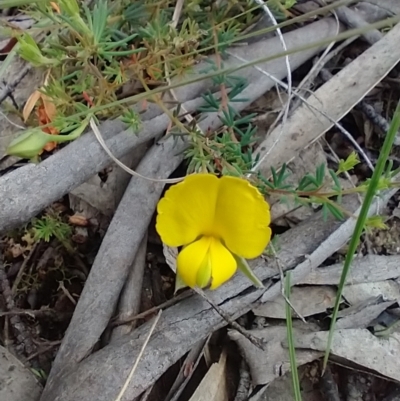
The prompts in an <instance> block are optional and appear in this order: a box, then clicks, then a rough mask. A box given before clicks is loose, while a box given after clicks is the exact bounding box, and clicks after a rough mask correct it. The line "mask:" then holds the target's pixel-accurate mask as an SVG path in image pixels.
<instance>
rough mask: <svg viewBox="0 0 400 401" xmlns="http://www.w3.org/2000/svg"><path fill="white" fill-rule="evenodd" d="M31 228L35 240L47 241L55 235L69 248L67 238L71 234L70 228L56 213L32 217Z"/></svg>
mask: <svg viewBox="0 0 400 401" xmlns="http://www.w3.org/2000/svg"><path fill="white" fill-rule="evenodd" d="M32 230H33V232H34V237H35V239H36V240H37V241H41V240H42V241H45V242H49V241H50V240H51V239H52V238H53V237H55V238H57V239H58V240H59V241H60V242H61V243H62V244H63V245H64V246H66V248H68V249H69V248H71V245H70V244H69V240H70V237H71V235H72V228H71V226H70V225H69V224H67V223H65V222H63V221H62V219H61V217H60V216H59V215H58V214H56V213H48V214H46V215H45V216H43V217H42V218H40V219H34V220H33V222H32Z"/></svg>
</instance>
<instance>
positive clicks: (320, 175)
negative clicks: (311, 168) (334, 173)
mask: <svg viewBox="0 0 400 401" xmlns="http://www.w3.org/2000/svg"><path fill="white" fill-rule="evenodd" d="M315 178H316V180H317V184H318V186H319V187H321V186H322V185H323V184H324V178H325V164H321V165H320V166H319V167H317V171H316V173H315Z"/></svg>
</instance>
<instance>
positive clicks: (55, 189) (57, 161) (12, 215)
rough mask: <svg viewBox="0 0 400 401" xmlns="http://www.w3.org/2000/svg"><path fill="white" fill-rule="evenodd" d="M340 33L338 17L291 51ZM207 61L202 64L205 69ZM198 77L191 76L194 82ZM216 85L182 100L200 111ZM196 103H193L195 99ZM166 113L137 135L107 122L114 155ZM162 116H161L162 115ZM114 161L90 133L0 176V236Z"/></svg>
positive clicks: (299, 38)
mask: <svg viewBox="0 0 400 401" xmlns="http://www.w3.org/2000/svg"><path fill="white" fill-rule="evenodd" d="M335 32H336V21H335V20H334V19H330V18H327V19H323V20H321V21H318V22H315V23H313V24H309V25H307V26H305V27H304V28H301V29H298V30H296V31H292V32H290V33H288V34H286V35H285V42H286V44H287V47H288V49H295V48H297V47H300V46H302V45H303V46H304V45H305V44H307V43H310V42H312V40H313V39H314V38H315V36H318V37H319V38H320V39H323V38H327V37H330V36H333V35H334V34H335ZM321 48H323V47H318V48H317V47H316V48H313V49H310V50H307V51H303V52H298V53H294V54H293V55H291V56H290V64H291V66H292V68H293V69H296V68H298V67H299V66H300V65H301V64H303V63H304V62H305V61H306V60H308V59H310V58H312V57H313V56H315V55H316V54H317V53H318V51H320V50H321ZM281 51H282V48H281V44H280V41H279V39H277V38H273V39H269V40H267V41H265V42H257V43H254V44H251V45H249V46H243V47H236V48H233V50H232V52H233V53H235V54H237V55H239V56H240V57H242V58H244V59H246V60H249V61H251V60H255V59H257V58H259V57H267V56H268V55H271V56H273V55H274V54H278V53H280V52H281ZM240 63H241V62H240V61H238V60H237V59H235V58H233V57H232V58H229V59H227V60H226V61H224V66H225V67H226V68H229V67H232V66H235V65H238V64H240ZM206 65H207V66H209V64H207V63H201V64H199V65H198V66H197V71H201V70H202V69H204V68H205V66H206ZM260 67H261V68H263V69H266V70H268V71H269V72H270V73H271V74H273V75H275V77H276V78H278V79H283V78H284V77H285V74H286V70H285V69H284V64H283V60H282V58H281V59H277V60H272V61H269V62H266V63H261V64H260ZM240 75H241V76H242V77H245V78H247V79H248V81H249V82H250V83H255V82H257V81H259V80H263V79H265V78H262V74H260V72H258V71H257V70H255V69H254V68H246V69H243V70H241V72H240ZM191 77H193V76H189V78H191ZM211 87H212V82H211V80H206V81H203V80H202V81H199V82H196V83H193V84H190V85H188V86H185V87H180V88H177V89H176V90H175V93H176V95H177V97H178V99H179V100H180V101H181V102H184V107H185V109H186V110H187V111H189V112H193V111H195V110H196V109H197V108H198V107H199V106H200V105H201V104H202V98H201V94H203V93H204V92H205V91H206V90H207V89H210V88H211ZM190 100H192V101H190ZM160 113H161V111H160V110H159V109H157V108H156V107H153V108H151V109H150V110H149V112H147V113H145V116H144V117H143V118H144V119H150V120H148V121H145V122H144V123H143V129H142V130H141V132H140V133H139V134H138V135H137V136H136V135H133V134H132V132H131V131H130V130H126V131H124V128H123V127H124V125H123V124H122V123H121V122H120V121H107V122H105V123H104V124H103V125H102V127H101V132H102V135H103V137H104V138H105V139H106V143H107V146H108V147H109V148H110V149H111V151H112V153H113V154H114V155H115V156H116V157H118V158H121V157H122V156H123V155H125V154H127V153H129V152H130V151H131V150H132V149H133V148H134V147H136V146H138V145H139V144H141V143H143V142H147V141H148V140H150V139H152V138H155V137H157V136H159V135H161V134H162V133H163V132H164V131H165V129H166V128H167V126H168V123H169V119H168V117H167V116H165V115H161V116H160V115H159V114H160ZM157 115H158V116H157ZM110 163H111V160H110V159H109V157H108V156H107V155H106V153H105V152H104V151H103V149H102V148H101V146H100V145H99V144H98V143H97V141H96V139H95V138H94V136H93V135H91V134H90V133H87V134H85V135H84V136H82V137H81V138H79V139H78V140H76V141H75V142H73V143H71V144H69V145H68V146H66V147H65V148H63V149H61V150H60V151H59V152H57V153H56V154H54V155H53V156H51V157H49V158H48V159H46V160H45V161H43V162H41V163H40V164H38V165H34V164H28V165H26V166H24V167H22V168H19V169H18V170H15V171H13V172H11V173H9V174H7V175H5V176H3V177H1V178H0V187H1V188H2V192H1V194H0V232H5V231H8V230H10V229H11V228H14V227H17V226H19V225H21V224H23V223H26V222H27V221H29V220H30V219H31V218H32V217H33V216H35V215H36V214H38V213H39V212H40V211H42V210H43V209H44V208H45V207H47V206H48V205H50V204H51V203H52V202H54V201H56V200H57V199H60V198H61V197H62V196H64V195H65V194H67V193H68V192H70V191H71V190H72V189H73V188H75V187H77V186H78V185H80V184H82V183H83V182H85V181H86V180H88V179H89V178H90V177H91V176H93V175H94V174H96V173H97V172H99V171H101V170H102V169H104V168H105V167H107V166H108V165H109V164H110Z"/></svg>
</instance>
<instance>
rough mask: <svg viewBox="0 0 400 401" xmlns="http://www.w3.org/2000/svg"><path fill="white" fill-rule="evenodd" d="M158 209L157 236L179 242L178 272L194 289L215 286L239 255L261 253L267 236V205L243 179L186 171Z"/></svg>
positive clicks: (172, 243)
mask: <svg viewBox="0 0 400 401" xmlns="http://www.w3.org/2000/svg"><path fill="white" fill-rule="evenodd" d="M157 212H158V215H157V224H156V229H157V232H158V233H159V235H160V237H161V240H162V241H163V242H164V243H165V244H166V245H168V246H171V247H179V246H183V249H182V251H181V252H180V253H179V255H178V258H177V274H178V275H179V277H180V278H181V279H182V280H183V282H184V283H185V284H186V285H188V286H189V287H192V288H193V287H195V286H197V287H200V288H204V287H206V286H208V285H210V287H211V288H212V289H214V288H217V287H219V286H220V285H221V284H223V283H224V282H225V281H227V280H229V279H230V278H231V277H232V276H233V275H234V274H235V272H236V269H237V259H238V258H246V259H252V258H256V257H258V256H260V255H261V253H262V252H263V251H264V249H265V247H266V246H267V244H268V242H269V241H270V239H271V229H270V228H269V224H270V211H269V205H268V203H267V202H266V201H265V200H264V198H263V196H262V195H261V193H260V192H259V191H258V189H257V188H255V187H254V186H252V185H251V184H250V183H249V182H247V181H246V180H244V179H241V178H236V177H228V176H224V177H222V178H217V177H216V176H214V175H212V174H195V175H189V176H187V177H186V178H185V179H184V180H183V181H182V182H180V183H179V184H176V185H174V186H172V187H171V188H170V189H168V191H167V192H166V193H165V196H164V198H162V199H161V200H160V202H159V203H158V207H157Z"/></svg>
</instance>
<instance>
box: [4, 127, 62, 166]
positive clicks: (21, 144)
mask: <svg viewBox="0 0 400 401" xmlns="http://www.w3.org/2000/svg"><path fill="white" fill-rule="evenodd" d="M53 138H54V136H53V135H49V134H46V133H44V132H43V131H42V130H41V129H40V128H33V129H30V130H27V131H25V132H24V133H23V134H22V135H20V136H19V137H18V138H15V139H14V140H13V141H12V142H11V143H10V144H9V145H8V148H7V154H8V155H11V156H18V157H22V158H24V159H31V158H33V157H35V156H37V155H38V154H39V153H40V151H41V150H42V149H43V148H44V147H45V146H46V145H47V143H49V142H52V141H53Z"/></svg>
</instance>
